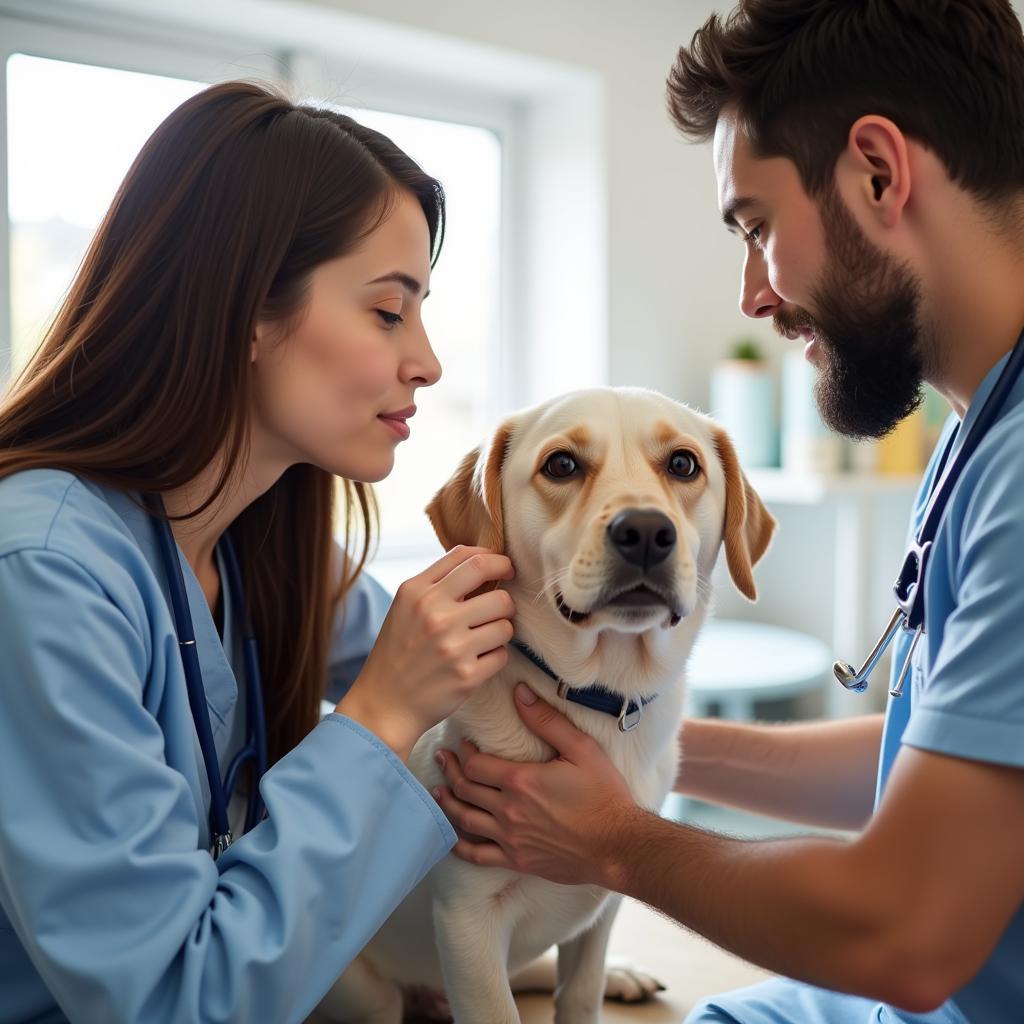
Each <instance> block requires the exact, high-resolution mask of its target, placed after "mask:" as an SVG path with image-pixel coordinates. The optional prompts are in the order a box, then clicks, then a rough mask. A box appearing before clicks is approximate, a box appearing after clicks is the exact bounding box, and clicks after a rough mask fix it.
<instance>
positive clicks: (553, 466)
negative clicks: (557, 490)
mask: <svg viewBox="0 0 1024 1024" xmlns="http://www.w3.org/2000/svg"><path fill="white" fill-rule="evenodd" d="M578 469H579V465H578V463H577V462H576V460H575V459H574V458H573V457H572V456H571V455H570V454H569V453H568V452H555V454H554V455H552V456H550V457H549V458H548V461H547V462H545V463H544V467H543V473H544V475H545V476H549V477H551V479H552V480H565V479H566V477H570V476H572V475H573V474H575V473H576V471H577V470H578Z"/></svg>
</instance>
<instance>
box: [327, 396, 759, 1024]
mask: <svg viewBox="0 0 1024 1024" xmlns="http://www.w3.org/2000/svg"><path fill="white" fill-rule="evenodd" d="M427 511H428V514H429V516H430V519H431V522H432V523H433V525H434V528H435V530H436V531H437V535H438V537H439V538H440V540H441V543H442V544H443V545H444V546H445V547H446V548H451V547H453V546H454V545H456V544H482V545H486V546H488V547H491V548H494V549H496V550H499V551H505V552H506V553H507V554H508V555H509V557H510V558H511V559H512V563H513V564H514V565H515V567H516V577H515V579H514V580H513V581H512V582H510V583H508V584H504V585H505V586H506V587H507V589H508V590H509V592H510V593H511V594H512V595H513V597H514V598H515V601H516V609H517V612H516V617H515V629H516V639H515V641H514V646H515V649H514V650H511V651H510V657H509V662H508V665H507V666H506V668H505V669H504V670H503V671H501V672H500V673H499V674H498V675H496V676H495V677H494V678H493V679H492V680H491V681H489V682H488V683H487V684H485V685H484V686H483V687H482V688H481V689H480V690H479V691H478V692H477V693H476V694H475V695H474V696H473V697H471V698H470V699H469V700H468V701H467V702H466V703H465V704H464V705H463V706H462V707H461V708H460V709H459V711H458V712H457V713H456V714H454V715H452V716H451V717H450V718H448V719H447V720H446V721H444V722H442V723H441V724H440V725H438V726H437V727H436V728H434V729H432V730H431V731H430V732H429V733H427V734H426V735H425V736H424V737H423V738H422V739H421V740H420V742H419V743H418V744H417V745H416V747H415V749H414V750H413V753H412V756H411V758H410V760H409V766H410V768H411V769H412V771H413V772H414V773H415V774H416V775H417V777H418V778H419V779H420V780H421V781H422V782H423V784H424V785H425V786H427V787H428V788H429V787H432V786H435V785H437V784H439V783H440V782H441V781H442V777H441V773H440V770H439V769H438V768H437V766H436V765H435V763H434V760H433V757H434V753H435V752H436V751H437V750H438V749H439V748H441V747H445V748H447V749H450V750H451V749H458V742H459V740H460V739H461V738H462V737H467V738H469V739H471V740H472V741H473V742H475V743H476V744H477V745H478V746H479V747H480V748H481V749H482V750H484V751H488V752H490V753H494V754H497V755H500V756H502V757H506V758H511V759H514V760H522V761H528V760H529V761H536V760H545V759H547V758H550V757H551V756H552V754H553V751H552V750H551V749H550V748H549V747H548V746H547V745H546V744H544V743H543V742H542V741H541V740H539V739H538V738H537V737H536V736H534V735H533V734H532V733H530V732H528V731H527V730H526V729H525V728H524V727H523V725H522V724H521V721H520V719H519V716H518V715H517V714H516V711H515V708H514V707H513V703H512V688H513V686H514V685H515V684H516V682H518V681H520V680H525V681H527V682H528V683H529V685H530V686H532V687H533V688H534V689H535V690H536V691H537V693H538V694H539V695H540V696H541V697H542V698H543V699H544V700H547V701H549V702H550V703H552V704H554V705H555V706H556V707H558V708H559V709H561V710H562V711H563V712H564V713H565V714H566V715H567V716H568V717H569V718H570V719H571V720H572V721H573V722H574V723H575V724H576V725H577V726H578V727H579V728H580V729H582V730H584V731H585V732H587V733H589V734H590V735H591V736H593V737H595V738H596V739H597V740H598V742H599V743H601V745H602V746H603V747H604V749H605V750H606V751H607V752H608V754H609V755H610V756H611V758H612V760H613V761H614V763H615V764H616V766H617V767H618V768H619V770H620V771H621V772H622V774H623V776H624V777H625V778H626V780H627V782H628V783H629V786H630V788H631V790H632V792H633V795H634V797H635V799H636V800H637V801H638V802H639V803H640V804H642V805H643V806H645V807H648V808H659V807H660V806H661V804H662V802H663V801H664V799H665V797H666V796H667V794H668V792H669V790H670V788H671V786H672V783H673V780H674V779H675V776H676V770H677V766H678V759H679V749H678V743H677V736H678V734H679V727H680V722H681V718H682V715H683V697H684V686H685V666H686V659H687V656H688V655H689V652H690V650H691V648H692V646H693V642H694V638H695V637H696V634H697V631H698V629H699V628H700V625H701V623H702V622H703V620H704V618H705V615H706V613H707V610H708V603H709V600H710V597H711V593H710V586H709V582H708V581H709V580H710V577H711V571H712V568H713V567H714V564H715V560H716V558H717V556H718V552H719V548H720V546H722V545H723V544H724V547H725V554H726V558H727V560H728V567H729V571H730V574H731V576H732V579H733V581H734V582H735V584H736V586H737V587H738V588H739V590H740V591H741V592H742V593H743V594H744V595H745V596H746V597H747V598H749V599H750V600H753V599H754V598H755V596H756V592H755V588H754V579H753V575H752V572H751V570H752V567H753V565H754V564H755V563H756V562H757V560H758V559H759V558H760V557H761V555H762V554H763V553H764V551H765V549H766V547H767V546H768V543H769V540H770V538H771V535H772V532H773V530H774V528H775V521H774V520H773V519H772V517H771V516H770V515H769V514H768V513H767V511H766V510H765V508H764V506H763V505H762V503H761V501H760V499H759V498H758V496H757V494H755V493H754V491H753V490H752V489H751V487H750V485H749V483H748V482H747V481H746V478H745V477H744V476H743V474H742V472H741V470H740V467H739V465H738V463H737V460H736V455H735V452H734V449H733V447H732V444H731V443H730V441H729V439H728V438H727V437H726V435H725V434H724V432H723V431H722V430H721V428H719V427H717V426H716V425H715V424H714V423H713V422H712V421H711V420H709V419H708V418H706V417H705V416H702V415H700V414H699V413H696V412H694V411H693V410H691V409H689V408H687V407H686V406H684V405H681V404H680V403H678V402H674V401H672V400H671V399H669V398H666V397H665V396H663V395H660V394H657V393H655V392H652V391H646V390H641V389H638V388H606V389H595V390H589V391H580V392H575V393H572V394H569V395H566V396H564V397H561V398H558V399H555V400H553V401H549V402H546V403H544V404H542V405H539V406H537V407H535V408H532V409H528V410H526V411H524V412H520V413H518V414H517V415H515V416H513V417H512V418H511V419H509V420H508V421H507V422H505V423H504V424H502V426H501V427H500V428H499V429H498V430H497V431H496V433H495V434H494V436H493V438H492V439H491V441H490V443H489V444H488V445H486V446H485V447H483V448H478V449H475V450H474V451H472V452H470V453H469V455H467V456H466V458H465V459H464V461H463V462H462V465H461V466H460V467H459V469H458V471H457V472H456V473H455V475H454V476H453V477H452V478H451V480H449V481H448V483H447V484H445V485H444V487H442V488H441V490H440V491H439V492H438V494H437V495H436V497H435V498H434V499H433V501H432V502H431V504H430V506H429V507H428V509H427ZM617 907H618V897H616V896H613V895H611V894H609V893H608V892H606V891H604V890H603V889H598V888H596V887H593V886H565V885H556V884H553V883H551V882H547V881H544V880H543V879H539V878H534V877H531V876H525V875H519V874H516V873H514V872H511V871H507V870H504V869H496V868H481V867H476V866H474V865H471V864H467V863H466V862H464V861H461V860H458V859H457V858H455V857H451V856H449V857H447V858H445V860H443V861H442V862H441V863H440V864H438V865H437V867H435V868H434V870H433V871H432V872H431V873H430V874H429V875H428V877H427V878H426V879H425V880H424V881H423V882H422V883H421V884H420V886H419V887H418V888H417V889H416V890H415V891H414V892H413V893H412V894H411V895H410V896H409V897H408V898H407V899H406V900H405V902H404V903H403V904H402V905H401V906H400V907H399V908H398V910H397V911H396V912H395V913H394V915H392V917H391V918H390V920H389V921H388V922H387V923H386V924H385V925H384V927H383V928H382V929H381V930H380V932H378V934H377V935H376V936H375V938H374V939H373V940H372V941H371V942H370V944H369V945H368V946H367V948H366V949H365V950H364V952H363V954H362V955H361V956H360V958H359V959H358V960H357V961H356V962H355V963H354V964H353V965H352V966H351V967H350V968H349V969H348V970H347V971H346V972H345V974H344V975H343V976H342V978H341V979H340V981H339V982H338V983H337V985H336V986H335V987H334V988H333V989H332V991H331V992H330V993H329V994H328V996H327V997H326V998H325V1000H324V1001H323V1003H321V1006H320V1011H321V1013H322V1014H324V1016H326V1017H327V1018H328V1019H333V1020H340V1021H346V1022H356V1021H359V1022H365V1024H399V1021H400V1020H401V988H409V987H419V986H426V987H428V988H434V989H442V988H443V989H444V991H446V992H447V995H448V999H449V1002H450V1005H451V1010H452V1014H453V1015H454V1018H455V1020H456V1021H457V1022H459V1024H517V1022H518V1021H519V1015H518V1013H517V1011H516V1007H515V1003H514V1000H513V997H512V988H513V984H512V983H510V979H514V976H515V975H516V974H517V972H520V971H522V970H523V969H524V968H525V967H527V965H529V964H531V962H533V961H534V960H536V958H537V957H539V956H540V955H541V954H542V953H543V952H544V951H545V950H547V949H549V948H550V947H551V946H553V945H557V946H558V979H557V981H558V987H557V991H556V997H555V1005H556V1019H557V1020H558V1021H561V1022H566V1024H589V1022H596V1021H597V1020H598V1018H599V1007H600V1004H601V1000H602V998H603V997H604V995H605V951H606V946H607V940H608V933H609V930H610V928H611V925H612V921H613V919H614V915H615V912H616V909H617ZM638 991H639V994H640V995H644V994H648V993H647V992H646V991H644V989H643V986H641V989H640V990H638Z"/></svg>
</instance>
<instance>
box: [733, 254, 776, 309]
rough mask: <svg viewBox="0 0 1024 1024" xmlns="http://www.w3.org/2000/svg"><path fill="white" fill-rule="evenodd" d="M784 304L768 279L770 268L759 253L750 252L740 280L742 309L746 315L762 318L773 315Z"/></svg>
mask: <svg viewBox="0 0 1024 1024" xmlns="http://www.w3.org/2000/svg"><path fill="white" fill-rule="evenodd" d="M780 305H782V299H780V298H779V296H778V295H776V293H775V291H774V290H773V288H772V286H771V284H770V282H769V281H768V268H767V267H766V266H765V261H764V257H763V256H761V255H760V254H759V253H750V254H748V256H747V258H746V261H745V262H744V264H743V277H742V280H741V282H740V309H741V310H742V312H743V315H744V316H749V317H750V318H751V319H754V320H756V319H760V318H762V317H766V316H771V315H772V314H773V313H774V312H775V311H776V310H777V309H778V308H779V306H780Z"/></svg>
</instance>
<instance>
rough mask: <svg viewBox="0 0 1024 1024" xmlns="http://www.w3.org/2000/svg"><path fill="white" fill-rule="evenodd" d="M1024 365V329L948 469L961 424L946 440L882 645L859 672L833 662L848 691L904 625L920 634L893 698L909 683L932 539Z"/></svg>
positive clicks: (862, 683) (860, 683)
mask: <svg viewBox="0 0 1024 1024" xmlns="http://www.w3.org/2000/svg"><path fill="white" fill-rule="evenodd" d="M1022 367H1024V332H1021V335H1020V337H1018V338H1017V343H1016V344H1015V345H1014V347H1013V351H1012V352H1011V353H1010V357H1009V358H1008V359H1007V361H1006V365H1005V366H1004V367H1003V369H1002V371H1001V372H1000V374H999V378H998V380H997V381H996V383H995V387H993V388H992V391H991V393H990V394H989V396H988V398H987V399H986V400H985V403H984V405H982V407H981V411H980V412H979V413H978V418H977V419H976V420H975V421H974V423H973V424H972V425H971V429H970V431H969V432H968V434H967V437H965V438H964V443H963V446H962V447H961V449H960V451H959V452H957V455H956V458H955V459H953V461H952V462H951V463H950V465H949V466H948V468H947V466H946V463H947V462H948V461H949V456H950V453H951V452H952V450H953V445H954V442H955V441H956V439H957V437H958V436H959V434H960V428H959V427H957V429H956V430H954V431H953V433H952V434H951V435H950V438H949V441H948V442H947V443H946V447H945V449H944V450H943V452H942V458H941V459H940V461H939V464H938V467H937V468H936V470H935V475H934V477H933V480H934V481H935V482H934V483H933V484H932V487H931V489H930V491H929V492H928V505H927V508H926V510H925V514H924V519H923V521H922V523H921V527H920V529H919V530H918V532H917V537H916V538H915V540H914V542H913V543H912V544H911V546H910V549H909V550H908V551H907V554H906V557H905V558H904V560H903V565H902V567H901V568H900V573H899V576H897V577H896V582H895V583H894V584H893V588H892V589H893V592H894V593H895V595H896V610H895V611H894V612H893V613H892V618H891V619H890V620H889V624H888V625H887V626H886V627H885V632H884V633H883V634H882V635H881V636H880V637H879V639H878V643H876V644H875V646H874V647H873V648H872V650H871V653H870V654H869V655H868V656H867V660H866V661H865V662H864V664H863V665H862V666H861V668H860V669H859V670H858V671H856V672H855V671H854V669H853V666H852V665H850V664H848V663H846V662H843V661H837V662H836V663H835V664H834V665H833V666H832V672H833V674H834V675H835V677H836V679H838V680H839V682H840V683H842V684H843V686H845V687H846V688H847V689H848V690H856V691H857V692H858V693H860V692H862V691H863V690H866V689H867V685H868V677H869V676H870V675H871V673H872V671H873V670H874V667H875V665H876V664H878V661H879V659H880V658H881V657H882V655H883V654H884V653H885V650H886V648H887V647H888V646H889V644H890V643H891V642H892V639H893V637H894V636H895V635H896V630H897V629H899V628H900V627H901V626H902V628H903V629H905V630H906V631H907V632H912V633H913V634H914V639H913V640H912V641H911V642H910V650H909V651H908V652H907V657H906V660H905V661H904V662H903V668H902V669H901V670H900V674H899V677H898V679H897V680H896V684H895V686H893V687H892V689H891V690H889V694H890V696H892V697H900V696H902V694H903V681H904V680H905V679H906V677H907V673H908V672H909V671H910V665H911V660H912V659H913V657H914V651H915V649H916V648H917V644H918V641H919V640H920V639H921V636H922V634H923V633H924V625H925V618H924V589H925V588H924V579H925V571H926V570H927V568H928V558H929V555H930V554H931V550H932V542H933V541H934V539H935V534H936V532H937V531H938V528H939V523H940V522H941V520H942V516H943V514H944V513H945V511H946V506H947V505H948V504H949V499H950V495H951V494H952V493H953V488H954V487H955V486H956V483H957V481H958V480H959V479H960V476H961V474H962V473H963V470H964V467H965V466H966V465H967V463H968V461H969V460H970V458H971V456H972V455H973V454H974V451H975V449H976V448H977V447H978V445H979V444H980V443H981V439H982V438H983V437H984V436H985V434H986V433H987V432H988V430H989V428H990V427H991V426H992V424H993V423H995V421H996V420H997V419H998V417H999V413H1000V412H1001V411H1002V408H1003V405H1004V404H1005V402H1006V397H1007V395H1009V393H1010V391H1011V390H1012V389H1013V386H1014V384H1016V383H1017V378H1018V377H1019V376H1020V373H1021V368H1022Z"/></svg>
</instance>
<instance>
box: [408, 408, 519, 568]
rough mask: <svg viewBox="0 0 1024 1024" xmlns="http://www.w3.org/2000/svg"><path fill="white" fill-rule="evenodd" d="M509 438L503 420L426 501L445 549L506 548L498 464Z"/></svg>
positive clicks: (432, 522) (508, 430)
mask: <svg viewBox="0 0 1024 1024" xmlns="http://www.w3.org/2000/svg"><path fill="white" fill-rule="evenodd" d="M511 438H512V422H511V421H508V422H506V423H503V424H502V425H501V426H500V427H499V428H498V429H497V430H496V431H495V433H494V436H493V437H492V438H491V441H490V444H488V445H487V446H486V447H485V448H474V449H473V450H472V451H471V452H470V453H469V454H468V455H467V456H466V457H465V458H464V459H463V460H462V463H461V465H460V466H459V468H458V469H457V470H456V471H455V475H454V476H453V477H452V478H451V479H450V480H449V481H448V482H447V483H446V484H445V485H444V486H443V487H442V488H441V489H440V490H439V491H438V492H437V494H435V495H434V497H433V498H432V499H431V501H430V504H429V505H427V515H428V516H429V517H430V522H431V525H432V526H433V527H434V532H435V533H436V534H437V538H438V540H439V541H440V542H441V545H442V546H443V547H444V549H445V550H446V551H449V550H451V549H452V548H453V547H455V545H456V544H467V545H472V546H477V545H479V546H480V547H485V548H491V549H492V550H494V551H498V552H501V553H504V551H505V525H504V519H503V516H502V511H501V468H502V465H503V464H504V462H505V457H506V455H507V454H508V445H509V441H510V440H511Z"/></svg>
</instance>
